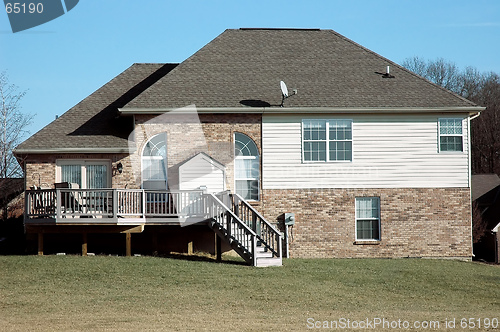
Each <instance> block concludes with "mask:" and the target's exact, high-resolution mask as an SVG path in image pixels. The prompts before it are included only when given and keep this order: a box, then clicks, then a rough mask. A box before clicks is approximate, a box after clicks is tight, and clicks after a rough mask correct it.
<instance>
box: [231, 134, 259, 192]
mask: <svg viewBox="0 0 500 332" xmlns="http://www.w3.org/2000/svg"><path fill="white" fill-rule="evenodd" d="M234 156H235V159H234V185H235V189H236V190H235V191H236V193H237V194H239V195H241V197H243V198H244V199H247V200H254V201H257V200H258V199H259V180H260V162H259V159H260V158H259V150H258V149H257V144H255V142H254V141H253V140H252V139H251V138H250V137H248V136H247V135H245V134H242V133H234Z"/></svg>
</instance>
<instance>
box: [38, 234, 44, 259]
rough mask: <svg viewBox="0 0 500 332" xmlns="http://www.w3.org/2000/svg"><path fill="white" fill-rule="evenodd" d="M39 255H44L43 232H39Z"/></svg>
mask: <svg viewBox="0 0 500 332" xmlns="http://www.w3.org/2000/svg"><path fill="white" fill-rule="evenodd" d="M38 256H43V233H42V232H40V233H38Z"/></svg>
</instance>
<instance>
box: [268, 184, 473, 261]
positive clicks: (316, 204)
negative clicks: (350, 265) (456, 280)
mask: <svg viewBox="0 0 500 332" xmlns="http://www.w3.org/2000/svg"><path fill="white" fill-rule="evenodd" d="M363 196H369V197H380V214H381V215H380V220H381V240H380V241H378V242H368V243H365V244H362V242H356V240H355V238H356V237H355V198H356V197H363ZM262 198H263V205H264V209H263V213H264V215H265V217H266V218H267V219H268V220H269V221H272V222H276V221H277V220H280V219H281V218H282V214H283V213H285V212H293V213H295V216H296V223H295V226H294V227H293V230H291V236H293V237H291V238H290V255H291V257H307V258H312V257H324V258H327V257H339V258H348V257H349V258H350V257H353V258H360V257H448V258H464V259H470V258H471V256H472V234H471V215H470V211H471V210H470V190H469V188H449V189H426V188H422V189H420V188H419V189H413V188H399V189H322V190H264V192H263V195H262Z"/></svg>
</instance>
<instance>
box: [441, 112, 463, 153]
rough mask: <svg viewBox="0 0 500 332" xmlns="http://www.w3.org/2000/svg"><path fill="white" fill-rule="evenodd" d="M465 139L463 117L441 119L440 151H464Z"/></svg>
mask: <svg viewBox="0 0 500 332" xmlns="http://www.w3.org/2000/svg"><path fill="white" fill-rule="evenodd" d="M463 141H464V138H463V128H462V119H460V118H458V119H455V118H441V119H439V151H440V152H463V150H464V146H463Z"/></svg>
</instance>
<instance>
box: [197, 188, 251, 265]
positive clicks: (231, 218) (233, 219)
mask: <svg viewBox="0 0 500 332" xmlns="http://www.w3.org/2000/svg"><path fill="white" fill-rule="evenodd" d="M207 195H208V197H210V198H211V200H212V202H213V203H216V204H217V205H218V206H219V207H221V208H222V209H223V210H224V214H225V215H226V218H227V221H226V222H227V228H226V230H227V231H228V237H229V238H233V239H235V240H236V241H238V243H240V244H241V245H245V243H247V245H246V246H244V247H245V250H246V251H248V252H249V253H250V255H251V257H249V259H251V260H252V264H253V265H254V266H255V265H256V263H257V262H256V261H257V257H256V254H255V252H256V248H257V237H258V236H257V234H256V233H255V232H254V231H253V230H252V229H251V228H250V227H248V225H247V224H245V223H244V222H243V221H242V220H241V219H240V218H239V217H238V216H237V215H236V214H235V213H234V212H233V211H232V210H231V209H230V208H229V207H227V206H226V205H225V204H224V203H223V202H222V201H221V200H220V199H219V198H218V197H217V196H216V195H215V194H213V193H209V194H207ZM212 207H213V206H210V207H209V209H210V208H212ZM209 217H211V218H216V221H217V223H218V224H220V225H221V226H225V225H224V223H223V222H222V223H221V222H220V219H221V218H224V216H222V215H220V214H219V213H210V211H209ZM231 224H236V225H237V226H241V228H242V229H243V230H244V231H245V233H246V234H245V235H246V236H247V237H248V236H249V237H250V241H248V240H244V239H242V234H241V233H236V234H233V232H232V228H231V226H232V225H231ZM248 242H251V245H248Z"/></svg>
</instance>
